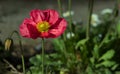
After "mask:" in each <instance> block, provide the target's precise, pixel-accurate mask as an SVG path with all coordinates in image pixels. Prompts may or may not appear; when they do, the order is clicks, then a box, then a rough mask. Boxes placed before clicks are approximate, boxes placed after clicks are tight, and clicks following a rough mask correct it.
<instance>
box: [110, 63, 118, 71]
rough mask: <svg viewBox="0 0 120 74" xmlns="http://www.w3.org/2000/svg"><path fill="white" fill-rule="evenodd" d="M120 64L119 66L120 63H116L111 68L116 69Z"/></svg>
mask: <svg viewBox="0 0 120 74" xmlns="http://www.w3.org/2000/svg"><path fill="white" fill-rule="evenodd" d="M118 66H119V64H115V65H114V66H113V67H112V68H111V70H115V69H116V68H117V67H118Z"/></svg>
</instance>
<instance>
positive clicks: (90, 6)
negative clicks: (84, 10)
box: [86, 0, 94, 39]
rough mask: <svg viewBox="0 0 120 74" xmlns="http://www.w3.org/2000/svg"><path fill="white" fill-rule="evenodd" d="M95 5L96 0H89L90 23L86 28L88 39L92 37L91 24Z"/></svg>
mask: <svg viewBox="0 0 120 74" xmlns="http://www.w3.org/2000/svg"><path fill="white" fill-rule="evenodd" d="M93 5H94V0H89V5H88V12H89V13H88V24H87V29H86V39H89V37H90V24H91V15H92V12H93Z"/></svg>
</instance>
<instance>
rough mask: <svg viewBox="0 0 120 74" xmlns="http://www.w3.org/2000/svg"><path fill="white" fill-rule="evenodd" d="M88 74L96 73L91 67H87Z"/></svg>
mask: <svg viewBox="0 0 120 74" xmlns="http://www.w3.org/2000/svg"><path fill="white" fill-rule="evenodd" d="M86 72H87V74H94V72H93V70H92V68H91V67H90V66H88V67H87V69H86Z"/></svg>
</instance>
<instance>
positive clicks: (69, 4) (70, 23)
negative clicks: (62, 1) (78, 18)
mask: <svg viewBox="0 0 120 74" xmlns="http://www.w3.org/2000/svg"><path fill="white" fill-rule="evenodd" d="M71 3H72V0H68V11H69V12H70V16H69V28H70V37H72V15H71V5H72V4H71Z"/></svg>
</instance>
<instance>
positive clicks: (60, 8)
mask: <svg viewBox="0 0 120 74" xmlns="http://www.w3.org/2000/svg"><path fill="white" fill-rule="evenodd" d="M57 2H58V8H59V12H60V16H61V17H62V4H61V1H60V0H58V1H57Z"/></svg>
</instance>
